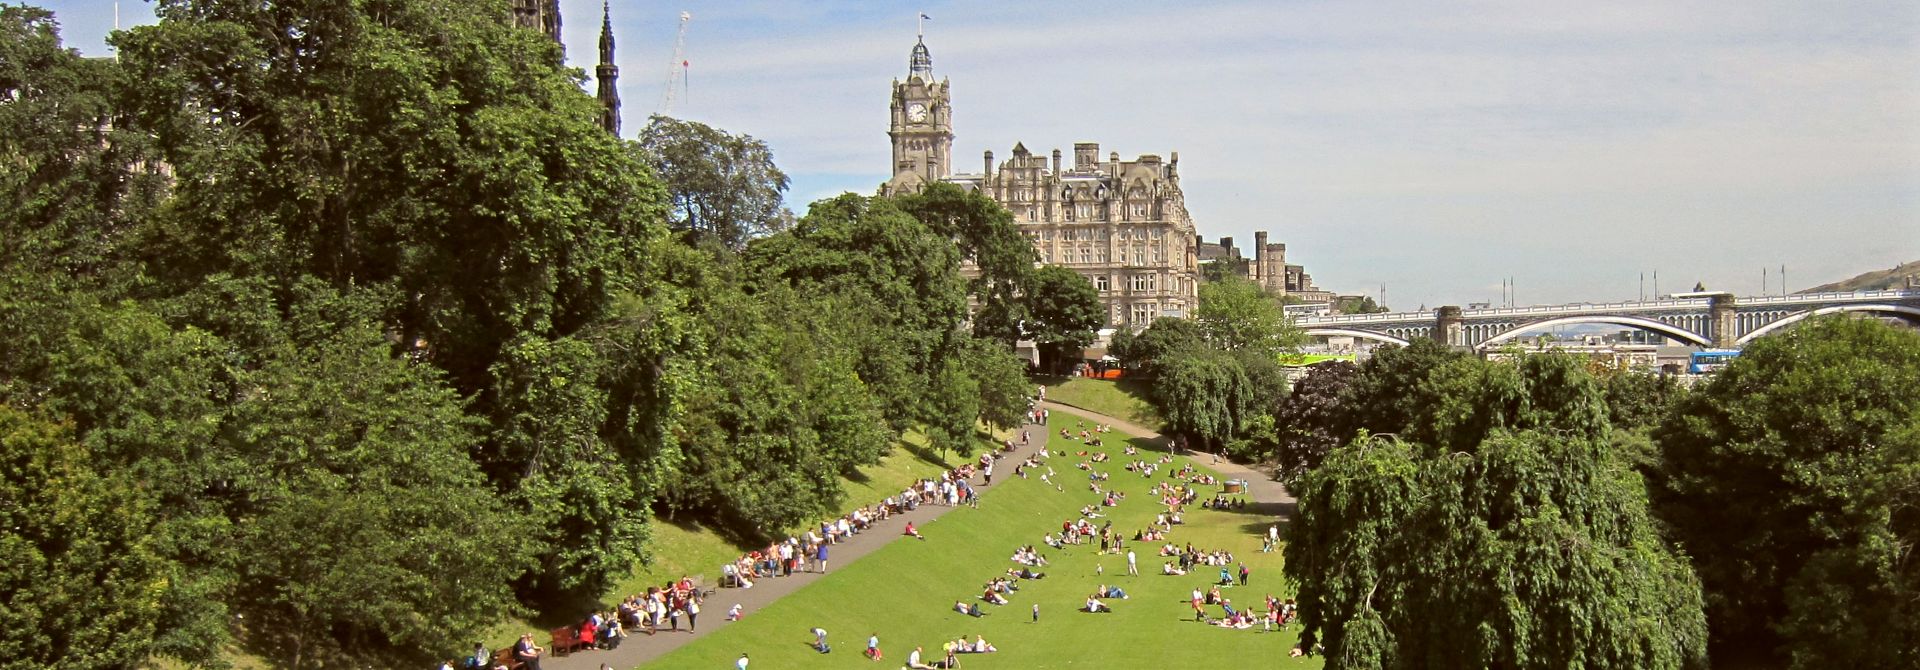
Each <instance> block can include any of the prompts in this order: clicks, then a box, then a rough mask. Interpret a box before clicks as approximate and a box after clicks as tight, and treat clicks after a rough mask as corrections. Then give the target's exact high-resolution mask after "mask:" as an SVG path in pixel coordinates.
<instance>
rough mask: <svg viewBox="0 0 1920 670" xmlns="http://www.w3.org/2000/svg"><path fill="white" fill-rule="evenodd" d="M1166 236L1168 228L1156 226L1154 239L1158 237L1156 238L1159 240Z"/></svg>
mask: <svg viewBox="0 0 1920 670" xmlns="http://www.w3.org/2000/svg"><path fill="white" fill-rule="evenodd" d="M1166 236H1167V229H1165V228H1154V229H1153V239H1156V240H1157V239H1160V238H1163V237H1166Z"/></svg>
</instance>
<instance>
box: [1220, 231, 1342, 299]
mask: <svg viewBox="0 0 1920 670" xmlns="http://www.w3.org/2000/svg"><path fill="white" fill-rule="evenodd" d="M1194 246H1195V247H1197V248H1198V249H1199V250H1200V262H1202V263H1228V264H1232V265H1235V266H1244V269H1241V270H1239V271H1238V272H1236V273H1235V274H1238V275H1240V276H1242V277H1246V278H1247V279H1248V280H1249V281H1252V282H1254V283H1256V284H1259V285H1260V287H1261V288H1264V289H1266V290H1267V291H1268V292H1270V293H1272V294H1274V295H1277V296H1292V297H1295V298H1298V299H1299V300H1300V302H1303V303H1324V302H1328V301H1331V300H1333V298H1334V294H1333V292H1331V291H1323V290H1320V287H1318V286H1314V285H1313V275H1310V274H1307V268H1306V267H1305V266H1301V265H1289V264H1288V263H1287V245H1286V244H1284V243H1269V242H1267V231H1264V230H1261V231H1256V232H1254V234H1253V258H1251V259H1249V258H1247V257H1245V256H1242V255H1241V254H1240V248H1239V247H1236V246H1234V244H1233V238H1231V237H1222V238H1220V241H1219V242H1218V243H1214V242H1208V241H1206V240H1205V239H1202V238H1198V237H1196V238H1194Z"/></svg>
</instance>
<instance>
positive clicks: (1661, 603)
mask: <svg viewBox="0 0 1920 670" xmlns="http://www.w3.org/2000/svg"><path fill="white" fill-rule="evenodd" d="M1301 480H1302V481H1301V486H1300V487H1299V488H1298V490H1297V491H1296V493H1297V495H1299V496H1300V508H1299V515H1298V516H1297V517H1296V518H1295V520H1294V523H1293V526H1292V527H1291V528H1290V535H1289V542H1288V544H1287V546H1286V572H1287V576H1288V577H1289V578H1290V579H1292V580H1293V581H1294V582H1295V583H1297V584H1300V585H1301V588H1300V598H1299V599H1300V613H1301V620H1302V622H1303V624H1304V626H1305V628H1304V630H1303V632H1302V634H1301V644H1302V646H1303V647H1304V648H1306V649H1315V648H1316V645H1318V646H1320V647H1323V648H1324V652H1325V654H1326V656H1327V667H1329V668H1488V667H1503V668H1565V667H1579V666H1586V667H1620V668H1628V667H1631V668H1703V667H1705V666H1706V653H1705V645H1704V638H1705V634H1706V621H1705V619H1704V617H1703V616H1702V614H1701V605H1700V586H1699V582H1698V581H1697V580H1696V579H1695V578H1694V576H1693V574H1692V572H1691V571H1690V570H1689V569H1688V567H1687V563H1686V560H1685V559H1684V558H1683V557H1682V556H1681V555H1680V554H1679V553H1678V552H1676V551H1675V550H1673V549H1672V548H1671V547H1669V546H1667V545H1666V544H1665V543H1664V542H1663V541H1662V540H1661V539H1660V537H1659V535H1658V534H1657V533H1656V532H1655V530H1654V528H1655V526H1654V524H1653V522H1652V520H1651V518H1650V517H1649V514H1648V504H1647V498H1646V488H1645V485H1644V484H1643V482H1642V481H1641V479H1640V476H1639V475H1638V474H1636V473H1635V472H1634V471H1633V470H1632V469H1630V468H1627V467H1624V466H1623V465H1622V464H1621V463H1619V462H1618V461H1617V459H1615V457H1614V456H1612V455H1611V452H1610V451H1609V450H1608V449H1607V447H1606V446H1605V445H1604V444H1603V443H1600V442H1596V441H1593V440H1588V439H1583V438H1563V437H1557V436H1549V435H1546V434H1542V433H1537V432H1524V433H1519V434H1509V433H1506V432H1504V431H1502V432H1500V433H1497V434H1495V435H1494V436H1492V437H1491V438H1490V439H1488V440H1486V441H1485V442H1484V443H1481V444H1478V445H1475V448H1474V449H1473V451H1472V452H1470V453H1455V454H1447V453H1437V452H1434V451H1432V450H1429V449H1425V448H1423V447H1421V446H1419V445H1414V444H1410V443H1402V442H1399V441H1396V440H1386V439H1381V438H1373V437H1365V436H1363V437H1362V438H1360V439H1358V440H1356V441H1355V442H1354V443H1352V444H1351V445H1349V446H1345V447H1341V448H1339V449H1335V450H1334V451H1333V452H1332V453H1331V454H1329V455H1328V457H1327V459H1326V461H1325V462H1324V463H1322V464H1321V466H1320V467H1319V468H1318V469H1315V470H1312V471H1309V472H1307V473H1306V474H1305V475H1304V476H1303V477H1302V478H1301Z"/></svg>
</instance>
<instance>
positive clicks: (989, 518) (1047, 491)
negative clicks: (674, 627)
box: [634, 413, 1320, 669]
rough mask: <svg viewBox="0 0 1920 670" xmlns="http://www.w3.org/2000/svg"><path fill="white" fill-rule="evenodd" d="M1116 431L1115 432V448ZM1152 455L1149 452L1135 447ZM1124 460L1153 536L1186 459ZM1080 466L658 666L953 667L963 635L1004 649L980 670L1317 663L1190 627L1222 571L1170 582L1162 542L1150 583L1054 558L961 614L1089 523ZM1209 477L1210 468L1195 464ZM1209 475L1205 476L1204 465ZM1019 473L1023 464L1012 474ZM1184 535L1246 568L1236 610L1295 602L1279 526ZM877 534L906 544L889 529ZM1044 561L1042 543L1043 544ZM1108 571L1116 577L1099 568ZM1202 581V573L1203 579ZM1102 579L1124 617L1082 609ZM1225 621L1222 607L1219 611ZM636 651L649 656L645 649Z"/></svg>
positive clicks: (1197, 528)
mask: <svg viewBox="0 0 1920 670" xmlns="http://www.w3.org/2000/svg"><path fill="white" fill-rule="evenodd" d="M1075 424H1076V418H1075V417H1071V416H1064V415H1062V414H1059V413H1056V415H1055V417H1054V419H1053V422H1052V424H1051V428H1052V429H1053V432H1054V437H1053V438H1052V442H1053V445H1052V446H1053V447H1054V448H1056V449H1058V448H1062V447H1068V445H1069V444H1071V445H1072V446H1071V447H1068V448H1071V449H1073V450H1074V451H1078V450H1079V449H1082V448H1085V447H1081V446H1080V445H1078V444H1075V443H1069V442H1066V441H1065V440H1063V439H1061V438H1060V437H1059V436H1058V430H1059V429H1060V428H1062V427H1066V428H1072V427H1074V426H1075ZM1118 435H1119V434H1118V433H1115V434H1113V436H1115V437H1117V436H1118ZM1135 443H1136V444H1137V445H1139V446H1141V447H1142V448H1143V449H1146V448H1147V446H1148V445H1147V441H1146V440H1135ZM1094 449H1104V450H1107V451H1109V452H1111V453H1113V454H1114V457H1113V460H1111V461H1108V462H1106V463H1102V464H1096V465H1095V467H1096V468H1098V469H1099V470H1101V471H1105V472H1109V473H1111V474H1112V479H1111V480H1110V481H1109V482H1107V484H1108V485H1109V487H1110V488H1112V489H1116V490H1121V491H1126V492H1127V493H1128V495H1129V497H1128V499H1127V500H1126V501H1125V502H1123V503H1122V504H1121V505H1120V506H1119V507H1116V508H1107V509H1106V510H1105V511H1106V512H1108V513H1111V514H1112V517H1111V518H1112V519H1113V524H1114V528H1115V529H1119V530H1124V531H1125V532H1126V535H1127V536H1128V537H1131V535H1132V533H1133V531H1135V530H1138V529H1140V528H1143V527H1145V526H1146V524H1147V523H1149V522H1150V521H1151V520H1152V518H1153V515H1154V513H1155V512H1157V511H1159V508H1158V504H1157V500H1156V498H1155V497H1153V496H1150V495H1148V494H1147V491H1148V489H1149V488H1150V487H1151V486H1153V485H1155V484H1158V483H1160V482H1163V481H1168V479H1167V478H1166V476H1165V473H1166V472H1170V471H1173V470H1177V469H1178V468H1179V467H1180V466H1181V465H1183V464H1185V463H1188V462H1189V459H1186V458H1177V459H1176V460H1175V462H1174V463H1172V464H1169V465H1168V466H1165V467H1163V469H1162V470H1161V474H1160V475H1159V476H1156V477H1155V478H1153V479H1151V480H1148V479H1143V478H1141V477H1140V476H1139V475H1135V474H1132V473H1129V472H1127V471H1125V470H1124V469H1123V465H1124V462H1125V458H1126V457H1125V456H1124V455H1123V454H1122V453H1121V447H1120V445H1119V440H1118V439H1114V440H1110V441H1109V444H1108V445H1107V446H1106V447H1096V448H1094ZM1160 455H1161V452H1158V451H1152V450H1147V451H1145V453H1143V454H1142V456H1141V457H1140V458H1144V459H1146V460H1153V459H1156V458H1158V457H1159V456H1160ZM1081 460H1084V459H1083V458H1081V457H1078V456H1058V455H1056V456H1055V457H1054V458H1053V459H1052V460H1051V462H1050V463H1049V464H1050V465H1051V466H1052V467H1053V468H1054V470H1055V471H1056V472H1058V473H1059V474H1060V475H1061V478H1062V481H1063V483H1064V488H1065V490H1064V491H1056V490H1055V489H1054V488H1053V487H1050V486H1047V485H1045V484H1043V483H1042V482H1041V481H1040V480H1039V477H1038V475H1037V474H1036V475H1034V476H1033V478H1031V479H1025V480H1022V479H1017V478H1016V479H1011V480H1000V481H998V482H997V483H996V484H994V485H993V486H992V487H989V488H988V489H987V490H986V492H985V493H983V496H982V503H981V509H979V510H969V509H960V510H954V511H953V512H951V513H949V514H947V515H946V516H943V517H941V518H940V519H938V520H935V521H934V522H932V523H928V524H926V526H925V527H924V528H923V530H922V533H923V534H924V535H926V537H927V538H928V539H927V540H926V541H924V542H920V541H912V540H907V539H901V540H896V541H894V542H892V543H890V544H888V545H887V546H886V547H885V548H882V549H880V550H879V551H876V552H874V553H873V554H871V555H869V556H867V557H865V558H863V559H861V560H860V561H858V562H856V563H853V564H851V565H847V566H845V567H841V568H838V569H836V570H835V571H834V572H833V573H832V574H830V575H828V576H827V577H826V578H824V579H822V580H820V581H818V582H815V583H813V584H811V585H808V586H807V587H805V588H803V589H801V590H800V591H798V592H796V593H794V594H793V595H790V596H788V597H786V598H783V599H781V600H779V601H778V602H775V603H774V604H773V605H771V606H769V607H767V608H766V609H764V610H761V611H757V612H748V613H747V616H746V618H745V619H744V620H742V621H740V622H737V623H728V624H722V625H723V626H725V628H723V629H722V630H720V631H717V632H715V633H713V634H711V635H709V636H707V637H705V638H702V639H700V640H698V641H695V642H693V643H691V644H689V645H687V646H686V647H683V648H681V649H679V650H677V651H675V652H674V653H672V654H669V655H667V656H665V657H663V658H661V659H659V660H658V661H655V662H653V663H650V664H648V665H647V666H646V667H647V668H650V669H651V668H662V669H674V668H729V667H733V666H732V662H733V660H734V659H736V658H739V656H740V654H741V653H742V652H745V653H749V654H751V656H752V658H753V661H754V663H753V665H754V667H756V668H759V667H768V668H875V667H883V668H894V667H899V666H901V665H903V664H904V663H905V661H906V657H907V653H908V652H909V651H912V649H913V647H914V646H916V645H918V646H923V647H925V648H926V649H927V659H926V660H928V661H929V662H930V661H933V660H937V659H938V658H940V652H939V649H940V647H941V644H942V642H943V641H945V640H951V639H953V638H955V637H957V636H960V635H967V636H969V638H971V637H972V636H974V635H983V636H985V637H986V639H987V640H988V641H989V642H992V643H994V644H995V645H996V646H997V647H999V649H1000V651H999V652H997V653H992V654H968V655H963V656H962V657H961V662H962V664H963V665H964V666H965V667H967V668H970V669H971V668H989V669H991V668H1020V669H1025V668H1067V667H1094V668H1150V667H1198V666H1202V665H1205V666H1222V665H1249V664H1259V665H1260V666H1262V667H1269V666H1280V667H1319V665H1320V662H1319V660H1318V659H1290V658H1288V657H1287V650H1288V649H1289V648H1291V647H1292V646H1293V645H1294V643H1295V642H1296V637H1297V633H1298V629H1297V627H1296V628H1295V629H1294V630H1289V631H1285V632H1275V633H1263V632H1261V631H1260V630H1259V629H1258V628H1255V629H1253V630H1228V629H1222V628H1218V627H1214V626H1206V625H1202V624H1199V623H1195V622H1193V621H1192V610H1191V608H1189V607H1188V606H1187V604H1186V601H1187V597H1188V592H1189V591H1190V590H1191V589H1192V588H1194V587H1196V586H1204V585H1206V584H1208V583H1210V582H1212V581H1213V576H1214V575H1216V574H1217V570H1215V571H1214V572H1213V573H1207V574H1201V573H1195V574H1191V575H1188V576H1162V575H1161V574H1159V573H1160V564H1161V559H1160V558H1159V557H1158V556H1157V555H1156V554H1157V550H1156V549H1157V545H1149V544H1146V543H1141V544H1139V545H1137V546H1135V547H1134V548H1135V551H1136V552H1138V553H1139V554H1140V556H1139V562H1140V571H1141V575H1140V576H1139V577H1127V576H1125V575H1124V574H1123V573H1124V572H1125V569H1126V562H1125V559H1124V558H1123V557H1121V556H1114V555H1107V556H1098V555H1096V552H1097V550H1098V545H1097V544H1095V545H1091V546H1088V545H1083V546H1080V547H1069V548H1067V549H1065V550H1046V551H1045V552H1044V553H1045V554H1046V555H1047V556H1048V558H1049V559H1050V560H1051V561H1052V562H1053V564H1052V565H1050V566H1048V567H1047V568H1045V569H1044V571H1045V572H1046V573H1047V575H1048V577H1047V578H1046V579H1043V580H1037V581H1023V582H1021V590H1020V591H1019V592H1018V593H1015V594H1013V595H1012V596H1010V597H1009V599H1010V600H1011V604H1009V605H1007V606H1005V607H996V606H992V605H983V607H985V608H986V609H987V610H988V612H989V614H988V616H986V617H983V618H979V619H975V618H970V617H967V616H965V615H962V614H959V613H956V612H953V611H952V609H951V607H952V605H953V602H954V601H955V600H967V601H969V602H973V601H975V600H977V598H978V596H979V594H980V592H981V585H982V584H983V583H984V582H985V581H987V580H988V579H989V578H992V577H994V576H996V575H999V574H1002V573H1003V572H1004V571H1005V570H1006V569H1007V568H1009V567H1013V565H1014V564H1013V563H1012V561H1011V560H1009V556H1010V555H1011V554H1012V553H1013V549H1014V547H1015V546H1016V545H1020V544H1035V545H1038V544H1040V537H1041V535H1043V534H1045V533H1047V532H1049V531H1055V532H1057V531H1058V530H1059V528H1060V522H1061V521H1063V520H1066V519H1072V518H1078V516H1079V514H1078V510H1079V508H1080V506H1082V505H1087V504H1097V498H1096V496H1095V494H1094V493H1092V492H1091V491H1089V490H1087V477H1086V475H1085V473H1084V472H1083V471H1081V470H1078V469H1076V468H1075V467H1074V464H1075V463H1077V462H1080V461H1081ZM1195 465H1196V466H1198V464H1197V463H1196V464H1195ZM1202 469H1204V468H1202ZM1001 472H1002V473H1004V474H1006V475H1011V473H1012V468H1011V467H1006V468H1004V469H1002V470H1001ZM1186 517H1187V518H1186V520H1187V523H1186V524H1185V525H1181V526H1175V527H1174V530H1173V532H1172V533H1170V534H1169V536H1168V540H1169V541H1172V542H1174V543H1176V544H1181V545H1184V544H1186V543H1192V544H1193V545H1194V546H1195V547H1196V548H1201V549H1217V548H1223V549H1228V550H1230V551H1232V552H1233V553H1234V555H1235V557H1236V558H1237V559H1240V560H1242V561H1244V562H1246V564H1247V566H1248V568H1249V569H1250V570H1251V571H1252V580H1251V585H1250V586H1248V587H1244V588H1238V587H1236V588H1229V589H1226V593H1227V595H1228V597H1229V598H1231V599H1232V600H1233V601H1234V603H1235V604H1236V605H1254V606H1258V604H1259V603H1260V602H1261V601H1262V597H1263V596H1264V595H1265V594H1267V593H1269V592H1271V593H1275V594H1282V593H1284V591H1283V590H1282V584H1281V581H1280V568H1281V558H1280V556H1281V555H1280V554H1279V553H1278V552H1275V553H1266V554H1263V553H1259V551H1258V550H1259V547H1260V541H1259V535H1258V534H1259V533H1260V532H1264V530H1265V529H1266V528H1267V526H1268V524H1270V523H1272V522H1273V521H1274V519H1273V518H1272V517H1267V516H1261V515H1258V514H1252V513H1237V512H1215V511H1210V510H1203V509H1200V508H1198V507H1194V508H1191V509H1189V510H1188V511H1187V513H1186ZM874 532H898V531H897V529H893V528H891V527H887V528H886V529H885V530H879V531H874ZM1043 549H1044V547H1043ZM1096 565H1104V567H1105V574H1104V575H1103V576H1101V575H1096V574H1095V566H1096ZM1203 570H1204V568H1203ZM1102 583H1108V584H1118V585H1119V586H1120V587H1121V588H1124V589H1126V590H1127V592H1128V594H1129V595H1130V596H1131V597H1130V598H1129V599H1127V600H1112V601H1109V602H1110V604H1112V605H1113V606H1114V608H1115V609H1116V610H1117V612H1116V613H1113V614H1086V613H1082V612H1079V611H1077V610H1078V608H1079V607H1080V606H1081V604H1082V602H1083V601H1084V599H1085V597H1086V595H1087V594H1088V593H1091V592H1092V591H1093V590H1094V588H1095V587H1096V586H1097V585H1099V584H1102ZM730 593H731V592H730V591H722V592H721V593H720V594H718V595H716V596H715V597H714V598H712V599H710V600H709V601H708V603H707V611H709V612H714V613H716V614H717V613H720V612H725V611H726V609H727V607H728V606H730V605H731V604H732V603H731V602H730V601H729V600H728V598H729V594H730ZM1034 603H1039V604H1040V606H1041V618H1040V622H1039V623H1038V624H1034V623H1030V618H1029V614H1028V613H1029V608H1030V607H1032V605H1033V604H1034ZM1209 610H1210V612H1211V613H1214V614H1218V612H1219V609H1218V608H1211V607H1210V608H1209ZM815 626H819V627H822V628H825V629H826V630H827V631H828V632H829V634H830V637H829V640H830V641H831V642H832V643H833V644H834V651H833V653H832V654H828V655H822V654H818V653H815V652H814V651H813V650H812V649H810V648H809V644H810V643H811V641H812V637H811V636H810V635H809V634H808V632H807V631H808V630H809V629H811V628H813V627H815ZM876 633H877V634H878V635H879V636H880V641H881V648H882V649H883V650H885V652H886V654H887V658H886V662H884V663H873V662H871V661H868V660H867V659H865V658H863V657H862V656H861V654H860V652H861V650H862V649H863V648H864V647H865V643H866V638H867V636H868V635H869V634H876ZM634 642H636V643H639V644H645V643H646V641H645V639H644V638H638V639H636V640H634Z"/></svg>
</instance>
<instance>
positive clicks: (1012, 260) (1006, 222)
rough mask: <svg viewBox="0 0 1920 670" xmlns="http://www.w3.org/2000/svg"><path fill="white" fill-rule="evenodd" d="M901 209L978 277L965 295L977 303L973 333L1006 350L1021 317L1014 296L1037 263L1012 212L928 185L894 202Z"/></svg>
mask: <svg viewBox="0 0 1920 670" xmlns="http://www.w3.org/2000/svg"><path fill="white" fill-rule="evenodd" d="M897 201H898V204H899V207H900V209H901V210H903V211H905V212H907V213H909V214H912V215H913V216H914V218H917V219H919V220H920V222H921V223H924V224H926V225H927V227H928V228H929V229H931V230H932V231H933V232H934V234H936V235H941V236H944V237H948V238H951V239H952V240H953V241H954V243H955V244H958V245H959V247H960V256H961V258H963V259H965V260H968V261H972V262H973V263H974V266H975V267H976V268H978V269H979V276H977V277H975V278H974V279H973V280H972V281H970V282H969V283H968V287H967V291H968V293H969V294H970V295H972V296H973V298H974V300H975V301H976V302H977V303H978V309H976V310H975V311H974V314H973V333H974V335H975V336H977V337H982V338H986V339H991V340H997V341H1000V342H1001V343H1003V344H1005V345H1006V346H1008V347H1012V346H1013V343H1014V342H1015V341H1017V340H1019V339H1020V322H1021V321H1022V320H1024V319H1025V318H1026V317H1027V313H1026V307H1027V305H1025V304H1024V303H1023V302H1022V301H1021V300H1020V296H1021V294H1022V293H1024V292H1025V291H1026V290H1027V289H1028V285H1029V283H1030V282H1031V281H1032V279H1033V271H1034V269H1033V266H1034V263H1036V262H1038V261H1039V260H1040V255H1039V252H1036V251H1034V249H1033V242H1032V241H1031V240H1029V239H1027V236H1026V235H1025V234H1023V233H1021V232H1020V227H1019V225H1018V224H1015V223H1014V221H1013V213H1012V212H1008V211H1007V208H1005V207H1002V206H1001V205H1000V203H998V202H994V200H993V199H992V198H989V197H987V196H986V195H983V194H981V193H980V192H978V191H969V190H965V189H962V188H960V187H959V186H956V185H954V184H947V183H934V184H928V185H927V186H926V188H923V189H921V190H920V191H918V192H915V193H910V194H907V195H902V196H899V197H898V198H897Z"/></svg>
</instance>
